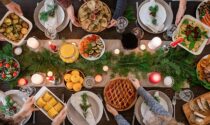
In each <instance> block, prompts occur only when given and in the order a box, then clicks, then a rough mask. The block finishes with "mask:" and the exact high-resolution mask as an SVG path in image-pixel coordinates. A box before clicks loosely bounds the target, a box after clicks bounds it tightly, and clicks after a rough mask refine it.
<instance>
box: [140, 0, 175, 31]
mask: <svg viewBox="0 0 210 125" xmlns="http://www.w3.org/2000/svg"><path fill="white" fill-rule="evenodd" d="M149 1H150V0H144V1H143V2H142V3H141V4H140V5H139V6H138V10H137V20H138V23H139V25H140V26H141V27H142V28H143V29H144V30H145V31H147V32H149V33H152V34H159V33H163V32H165V31H166V30H167V29H168V28H169V27H170V26H171V24H172V21H173V11H172V9H171V7H170V6H169V5H168V4H167V3H166V2H165V1H164V0H155V2H156V3H159V4H160V5H162V6H163V7H164V9H165V11H166V19H165V22H164V28H163V30H162V31H158V32H154V31H152V30H151V29H150V28H148V27H147V26H145V25H144V24H143V22H142V21H141V19H140V16H139V15H140V14H139V13H140V9H141V8H142V6H143V5H144V4H146V3H148V2H149Z"/></svg>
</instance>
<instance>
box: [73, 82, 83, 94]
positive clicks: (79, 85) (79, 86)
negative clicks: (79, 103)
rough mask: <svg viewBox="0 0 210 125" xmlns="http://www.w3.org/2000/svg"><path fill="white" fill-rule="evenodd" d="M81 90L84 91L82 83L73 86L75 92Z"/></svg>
mask: <svg viewBox="0 0 210 125" xmlns="http://www.w3.org/2000/svg"><path fill="white" fill-rule="evenodd" d="M81 89H82V85H81V84H80V83H76V84H74V85H73V90H74V91H75V92H78V91H80V90H81Z"/></svg>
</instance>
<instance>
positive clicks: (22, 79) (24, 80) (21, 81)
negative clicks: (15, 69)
mask: <svg viewBox="0 0 210 125" xmlns="http://www.w3.org/2000/svg"><path fill="white" fill-rule="evenodd" d="M27 83H28V80H27V79H25V78H20V79H19V80H18V85H19V86H23V85H26V84H27Z"/></svg>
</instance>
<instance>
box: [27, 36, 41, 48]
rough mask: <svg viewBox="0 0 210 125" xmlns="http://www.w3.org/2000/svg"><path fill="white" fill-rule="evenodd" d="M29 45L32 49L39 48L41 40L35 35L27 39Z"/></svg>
mask: <svg viewBox="0 0 210 125" xmlns="http://www.w3.org/2000/svg"><path fill="white" fill-rule="evenodd" d="M27 46H28V47H30V48H32V49H37V48H38V47H39V41H38V40H37V39H35V38H34V37H30V38H29V39H28V40H27Z"/></svg>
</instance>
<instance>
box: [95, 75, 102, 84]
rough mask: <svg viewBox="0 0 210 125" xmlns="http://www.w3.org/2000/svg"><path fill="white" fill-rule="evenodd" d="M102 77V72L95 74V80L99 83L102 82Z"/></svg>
mask: <svg viewBox="0 0 210 125" xmlns="http://www.w3.org/2000/svg"><path fill="white" fill-rule="evenodd" d="M102 79H103V78H102V76H101V75H100V74H98V75H96V76H95V81H96V82H98V83H99V82H101V81H102Z"/></svg>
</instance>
